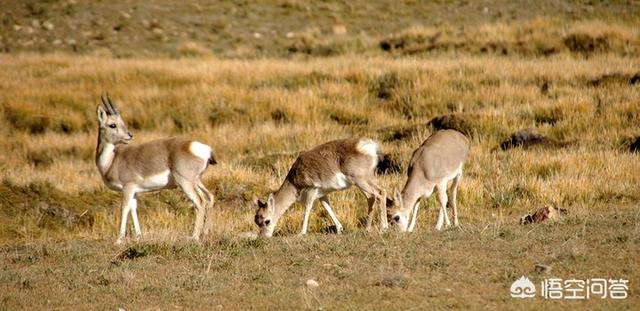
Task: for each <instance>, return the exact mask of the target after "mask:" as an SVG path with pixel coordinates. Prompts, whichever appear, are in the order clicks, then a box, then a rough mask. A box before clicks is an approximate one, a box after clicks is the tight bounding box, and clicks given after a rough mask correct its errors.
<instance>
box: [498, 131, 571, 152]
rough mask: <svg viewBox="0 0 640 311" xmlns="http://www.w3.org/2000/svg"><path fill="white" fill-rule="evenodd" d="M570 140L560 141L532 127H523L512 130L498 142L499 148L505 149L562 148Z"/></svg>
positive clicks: (569, 143)
mask: <svg viewBox="0 0 640 311" xmlns="http://www.w3.org/2000/svg"><path fill="white" fill-rule="evenodd" d="M571 144H572V142H560V141H557V140H555V139H551V138H548V137H546V136H544V135H542V134H539V133H538V132H536V131H535V130H534V129H532V128H525V129H522V130H519V131H517V132H514V133H513V134H511V136H510V137H509V138H508V139H507V140H505V141H503V142H501V143H500V149H502V150H507V149H511V148H515V147H522V148H529V147H534V146H541V147H547V148H562V147H566V146H568V145H571Z"/></svg>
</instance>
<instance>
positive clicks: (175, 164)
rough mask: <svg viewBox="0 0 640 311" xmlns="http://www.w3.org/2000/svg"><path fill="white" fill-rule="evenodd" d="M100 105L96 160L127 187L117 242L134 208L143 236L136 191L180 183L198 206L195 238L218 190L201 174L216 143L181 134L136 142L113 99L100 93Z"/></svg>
mask: <svg viewBox="0 0 640 311" xmlns="http://www.w3.org/2000/svg"><path fill="white" fill-rule="evenodd" d="M101 99H102V105H98V121H99V132H98V147H97V149H96V165H97V166H98V171H99V172H100V175H101V176H102V180H103V181H104V183H105V184H106V185H107V187H109V188H110V189H112V190H116V191H122V193H123V198H122V218H121V222H120V234H119V235H118V239H117V240H116V243H118V244H119V243H122V240H123V239H124V237H125V233H126V228H127V218H128V217H129V213H131V217H132V218H133V227H134V229H135V232H136V236H140V234H141V231H140V224H139V223H138V212H137V207H138V206H137V200H136V197H137V193H140V192H148V191H155V190H161V189H167V188H173V187H175V186H179V187H180V189H182V191H183V192H184V193H185V194H186V195H187V197H189V199H190V200H191V201H192V202H193V204H194V205H195V208H196V221H195V226H194V229H193V238H194V239H196V240H197V239H198V238H199V237H200V232H201V231H202V227H203V226H204V222H205V217H206V212H207V209H209V208H210V207H211V206H212V205H213V195H211V193H210V192H209V191H208V190H207V188H205V186H204V185H203V184H202V181H201V180H200V178H201V177H202V174H203V173H204V171H205V170H206V168H207V166H208V165H209V164H211V165H213V164H216V160H215V158H214V155H213V152H212V150H211V147H209V146H207V145H205V144H202V143H199V142H197V141H191V140H184V139H179V138H168V139H159V140H154V141H150V142H146V143H143V144H139V145H131V146H130V145H125V144H128V143H129V142H131V140H132V139H133V135H131V133H129V130H128V129H127V126H126V125H125V123H124V121H123V120H122V117H121V116H120V113H119V112H118V110H117V109H116V107H115V106H114V105H113V103H112V102H111V99H109V95H108V94H107V96H106V98H105V97H104V96H102V97H101Z"/></svg>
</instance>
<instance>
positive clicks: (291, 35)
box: [285, 31, 294, 38]
mask: <svg viewBox="0 0 640 311" xmlns="http://www.w3.org/2000/svg"><path fill="white" fill-rule="evenodd" d="M293 36H294V34H293V32H291V31H289V32H287V34H286V35H285V37H287V38H293Z"/></svg>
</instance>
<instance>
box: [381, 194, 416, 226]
mask: <svg viewBox="0 0 640 311" xmlns="http://www.w3.org/2000/svg"><path fill="white" fill-rule="evenodd" d="M387 209H388V210H387V220H388V221H389V224H391V228H394V229H395V230H398V231H400V232H406V231H407V229H408V227H409V215H410V213H411V209H410V208H404V204H403V202H402V195H401V194H400V192H399V191H398V190H397V189H395V190H394V191H393V200H389V199H387Z"/></svg>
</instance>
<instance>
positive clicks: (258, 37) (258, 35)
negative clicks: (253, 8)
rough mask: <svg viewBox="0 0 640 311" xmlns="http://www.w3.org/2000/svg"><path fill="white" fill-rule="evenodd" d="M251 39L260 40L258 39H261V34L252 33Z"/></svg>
mask: <svg viewBox="0 0 640 311" xmlns="http://www.w3.org/2000/svg"><path fill="white" fill-rule="evenodd" d="M253 37H254V38H256V39H260V38H262V34H260V33H259V32H254V33H253Z"/></svg>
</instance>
